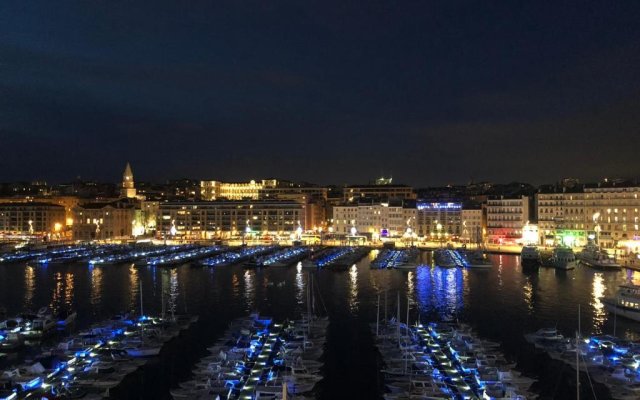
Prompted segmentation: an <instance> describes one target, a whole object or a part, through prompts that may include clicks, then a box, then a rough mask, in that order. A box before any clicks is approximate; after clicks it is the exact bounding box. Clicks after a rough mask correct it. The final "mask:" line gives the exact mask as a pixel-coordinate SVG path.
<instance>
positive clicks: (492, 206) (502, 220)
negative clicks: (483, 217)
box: [486, 196, 530, 243]
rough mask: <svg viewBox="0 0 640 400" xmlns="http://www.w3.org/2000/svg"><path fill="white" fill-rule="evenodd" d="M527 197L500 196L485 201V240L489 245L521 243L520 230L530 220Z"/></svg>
mask: <svg viewBox="0 0 640 400" xmlns="http://www.w3.org/2000/svg"><path fill="white" fill-rule="evenodd" d="M529 204H530V203H529V197H528V196H519V197H514V198H508V197H505V196H500V197H496V198H490V199H489V200H487V206H486V207H487V240H488V241H489V242H490V243H516V242H521V241H522V228H523V226H524V225H525V224H526V223H527V222H528V221H529V219H530V210H529Z"/></svg>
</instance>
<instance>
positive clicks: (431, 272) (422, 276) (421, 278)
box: [416, 267, 463, 319]
mask: <svg viewBox="0 0 640 400" xmlns="http://www.w3.org/2000/svg"><path fill="white" fill-rule="evenodd" d="M416 281H417V282H416V286H417V287H416V296H417V301H418V309H419V310H420V313H421V315H423V316H425V315H430V314H432V313H437V314H438V315H439V316H440V317H441V318H443V319H452V318H455V317H456V316H457V314H458V312H459V311H460V310H461V309H462V306H463V273H462V271H461V270H460V269H458V268H438V267H435V268H428V267H419V268H418V269H417V279H416Z"/></svg>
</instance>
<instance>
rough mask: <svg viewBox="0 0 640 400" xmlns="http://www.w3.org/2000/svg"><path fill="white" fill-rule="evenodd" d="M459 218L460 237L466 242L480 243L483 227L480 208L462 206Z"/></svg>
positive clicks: (482, 238)
mask: <svg viewBox="0 0 640 400" xmlns="http://www.w3.org/2000/svg"><path fill="white" fill-rule="evenodd" d="M460 219H461V220H462V224H461V232H460V239H461V240H462V241H463V242H467V243H482V242H483V241H484V234H483V232H484V229H485V224H484V222H483V212H482V208H473V209H472V208H463V209H462V210H461V212H460Z"/></svg>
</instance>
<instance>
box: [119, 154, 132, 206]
mask: <svg viewBox="0 0 640 400" xmlns="http://www.w3.org/2000/svg"><path fill="white" fill-rule="evenodd" d="M120 197H122V198H128V199H134V198H135V197H136V188H135V186H134V184H133V172H131V166H130V165H129V163H127V166H126V167H125V168H124V172H123V173H122V187H121V188H120Z"/></svg>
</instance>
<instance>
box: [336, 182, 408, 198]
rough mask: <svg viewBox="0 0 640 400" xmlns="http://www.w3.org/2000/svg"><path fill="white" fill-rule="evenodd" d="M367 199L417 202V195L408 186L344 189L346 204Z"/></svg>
mask: <svg viewBox="0 0 640 400" xmlns="http://www.w3.org/2000/svg"><path fill="white" fill-rule="evenodd" d="M367 198H368V199H379V200H382V201H390V200H393V199H399V200H415V199H416V193H415V191H414V190H413V188H412V187H410V186H407V185H353V186H346V187H345V188H344V191H343V201H345V202H357V201H359V200H360V199H367Z"/></svg>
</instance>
